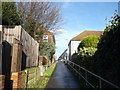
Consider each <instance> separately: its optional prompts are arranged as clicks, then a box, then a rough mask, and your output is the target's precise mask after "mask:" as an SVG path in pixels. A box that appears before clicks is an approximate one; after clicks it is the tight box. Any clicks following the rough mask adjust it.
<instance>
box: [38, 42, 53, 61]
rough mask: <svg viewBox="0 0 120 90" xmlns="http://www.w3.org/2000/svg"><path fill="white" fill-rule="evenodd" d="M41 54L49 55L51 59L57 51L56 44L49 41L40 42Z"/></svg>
mask: <svg viewBox="0 0 120 90" xmlns="http://www.w3.org/2000/svg"><path fill="white" fill-rule="evenodd" d="M39 46H40V48H39V49H40V50H39V54H40V55H41V56H47V57H48V58H49V59H51V58H52V55H53V54H54V52H55V45H54V44H53V43H49V42H43V43H40V45H39Z"/></svg>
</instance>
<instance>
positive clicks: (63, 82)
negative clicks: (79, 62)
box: [46, 62, 80, 88]
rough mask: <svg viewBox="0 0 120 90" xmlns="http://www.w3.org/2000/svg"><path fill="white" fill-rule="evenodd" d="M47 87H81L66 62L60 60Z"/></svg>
mask: <svg viewBox="0 0 120 90" xmlns="http://www.w3.org/2000/svg"><path fill="white" fill-rule="evenodd" d="M46 88H80V86H79V84H78V82H77V81H76V80H75V78H74V76H73V75H72V73H71V72H70V71H69V69H68V68H67V67H66V66H65V64H64V63H62V62H58V63H57V65H56V67H55V70H54V72H53V74H52V76H51V78H50V80H49V82H48V84H47V85H46Z"/></svg>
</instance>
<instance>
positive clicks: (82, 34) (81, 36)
mask: <svg viewBox="0 0 120 90" xmlns="http://www.w3.org/2000/svg"><path fill="white" fill-rule="evenodd" d="M90 35H96V36H98V37H100V36H101V35H103V31H84V32H82V33H80V34H79V35H77V36H75V37H74V38H72V39H71V40H74V41H78V40H82V38H83V37H86V36H90Z"/></svg>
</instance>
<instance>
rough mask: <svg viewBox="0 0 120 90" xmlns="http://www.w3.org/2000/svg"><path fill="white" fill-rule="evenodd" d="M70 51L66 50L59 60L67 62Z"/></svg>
mask: <svg viewBox="0 0 120 90" xmlns="http://www.w3.org/2000/svg"><path fill="white" fill-rule="evenodd" d="M67 51H68V49H65V51H64V52H63V53H62V54H61V55H60V57H59V58H58V60H61V61H62V60H63V61H67V59H68V56H67V55H68V52H67Z"/></svg>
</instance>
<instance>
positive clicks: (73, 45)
mask: <svg viewBox="0 0 120 90" xmlns="http://www.w3.org/2000/svg"><path fill="white" fill-rule="evenodd" d="M102 34H103V31H84V32H82V33H80V34H79V35H77V36H75V37H74V38H72V39H71V40H70V42H69V44H68V60H71V59H72V55H73V54H74V53H77V52H78V51H77V48H78V45H79V43H80V42H81V40H82V39H83V37H86V36H89V35H96V36H98V37H100V36H101V35H102Z"/></svg>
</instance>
